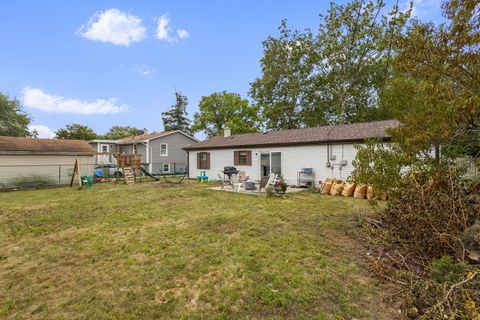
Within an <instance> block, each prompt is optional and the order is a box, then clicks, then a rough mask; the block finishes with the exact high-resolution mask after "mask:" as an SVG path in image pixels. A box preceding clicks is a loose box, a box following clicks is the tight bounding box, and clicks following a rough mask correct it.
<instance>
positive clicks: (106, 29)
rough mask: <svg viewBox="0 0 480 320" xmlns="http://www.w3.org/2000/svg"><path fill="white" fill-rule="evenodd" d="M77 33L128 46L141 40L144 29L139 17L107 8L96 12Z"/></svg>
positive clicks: (91, 38)
mask: <svg viewBox="0 0 480 320" xmlns="http://www.w3.org/2000/svg"><path fill="white" fill-rule="evenodd" d="M79 33H80V35H81V36H83V37H85V38H87V39H90V40H96V41H103V42H110V43H113V44H115V45H124V46H129V45H130V44H131V43H133V42H137V41H141V40H143V39H144V38H145V36H146V29H145V28H144V27H143V25H142V20H141V19H140V18H139V17H137V16H134V15H131V14H128V13H126V12H123V11H120V10H118V9H109V10H106V11H100V12H97V13H96V14H95V15H94V16H93V18H91V19H90V21H89V22H88V24H87V25H83V26H82V27H81V28H80V29H79Z"/></svg>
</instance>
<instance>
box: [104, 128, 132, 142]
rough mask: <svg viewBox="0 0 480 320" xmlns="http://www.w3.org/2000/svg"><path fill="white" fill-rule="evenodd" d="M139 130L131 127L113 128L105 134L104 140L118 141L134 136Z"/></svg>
mask: <svg viewBox="0 0 480 320" xmlns="http://www.w3.org/2000/svg"><path fill="white" fill-rule="evenodd" d="M137 131H138V129H137V128H135V127H131V126H113V127H111V128H110V129H108V131H107V132H106V133H105V135H104V138H105V139H110V140H118V139H121V138H125V137H129V136H134V135H136V134H137Z"/></svg>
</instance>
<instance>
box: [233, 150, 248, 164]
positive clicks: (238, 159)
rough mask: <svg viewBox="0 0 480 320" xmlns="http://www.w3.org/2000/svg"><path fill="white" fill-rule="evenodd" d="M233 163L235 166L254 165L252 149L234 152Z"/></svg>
mask: <svg viewBox="0 0 480 320" xmlns="http://www.w3.org/2000/svg"><path fill="white" fill-rule="evenodd" d="M233 165H235V166H251V165H252V151H251V150H241V151H234V152H233Z"/></svg>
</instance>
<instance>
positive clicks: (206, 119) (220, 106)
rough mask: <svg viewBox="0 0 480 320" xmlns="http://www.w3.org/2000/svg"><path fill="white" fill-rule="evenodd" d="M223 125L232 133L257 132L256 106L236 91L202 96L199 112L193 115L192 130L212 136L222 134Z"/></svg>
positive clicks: (258, 125)
mask: <svg viewBox="0 0 480 320" xmlns="http://www.w3.org/2000/svg"><path fill="white" fill-rule="evenodd" d="M225 127H229V128H230V129H231V131H232V133H233V134H240V133H249V132H257V131H258V130H260V118H259V114H258V107H257V106H255V105H251V104H249V102H248V100H247V99H243V98H242V97H241V96H240V95H239V94H238V93H231V92H226V91H223V92H215V93H212V94H211V95H209V96H205V97H202V98H201V100H200V103H199V112H197V113H195V115H194V123H193V130H194V131H204V132H205V133H206V135H207V136H208V137H213V136H216V135H220V134H222V133H223V129H224V128H225Z"/></svg>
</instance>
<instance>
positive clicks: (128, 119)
mask: <svg viewBox="0 0 480 320" xmlns="http://www.w3.org/2000/svg"><path fill="white" fill-rule="evenodd" d="M340 2H343V1H340ZM328 3H329V1H312V0H310V1H308V0H295V1H293V0H292V1H286V0H282V1H279V0H277V1H274V0H262V1H258V0H257V1H253V0H251V1H250V0H242V1H227V0H224V1H214V0H211V1H182V0H175V1H173V0H172V1H167V0H162V1H159V0H158V1H153V0H152V1H146V0H145V1H140V0H130V1H127V0H124V1H120V0H116V1H113V0H105V1H101V0H95V1H93V0H92V1H60V0H58V1H52V0H50V1H49V0H43V1H37V0H29V1H27V0H16V1H2V2H1V3H0V39H1V42H0V43H1V44H0V46H1V48H0V50H1V51H0V52H1V59H0V74H1V75H2V76H1V77H0V91H1V92H3V93H6V94H8V95H9V96H11V97H17V98H18V99H19V100H20V101H21V102H22V103H23V105H24V109H25V111H27V112H28V113H29V114H31V116H32V117H33V122H32V125H34V126H35V127H36V128H37V129H39V131H40V134H41V137H50V136H51V135H52V132H53V131H54V130H57V129H59V128H61V127H64V126H65V125H67V124H69V123H73V122H76V123H81V124H85V125H88V126H91V127H92V128H93V129H94V130H95V131H96V132H97V133H100V134H102V133H104V132H105V131H106V130H108V128H110V127H111V126H113V125H132V126H136V127H138V128H147V129H148V130H149V131H161V130H162V121H161V112H162V111H165V110H167V109H168V108H169V106H170V105H171V104H172V103H173V102H174V92H175V89H176V90H179V91H181V92H182V93H184V94H185V95H186V96H187V97H188V98H189V106H188V112H189V116H190V117H193V114H194V112H195V111H196V110H197V108H198V107H197V106H198V101H199V100H200V98H201V97H202V96H205V95H209V94H211V93H213V92H215V91H222V90H227V91H232V92H237V93H240V94H241V95H242V96H244V97H247V92H248V89H249V83H250V82H251V81H253V80H254V79H255V78H256V77H258V76H259V75H260V64H259V60H260V58H261V57H262V52H263V51H262V41H263V40H265V39H266V38H267V37H268V36H269V35H274V36H275V35H277V27H278V25H279V24H280V21H281V19H283V18H286V19H288V21H289V25H290V26H291V27H293V28H296V29H305V28H311V29H312V30H315V29H316V28H317V26H318V21H319V20H318V14H320V13H325V12H326V10H327V9H328V6H329V4H328ZM392 3H393V1H387V4H390V5H391V4H392ZM400 3H401V5H402V6H403V7H405V6H406V3H407V1H406V0H403V1H400ZM414 8H415V9H414V14H415V15H416V16H418V17H419V18H421V19H422V20H432V21H440V19H441V11H440V1H439V0H416V1H415V2H414ZM199 137H202V135H201V134H200V135H199Z"/></svg>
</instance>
